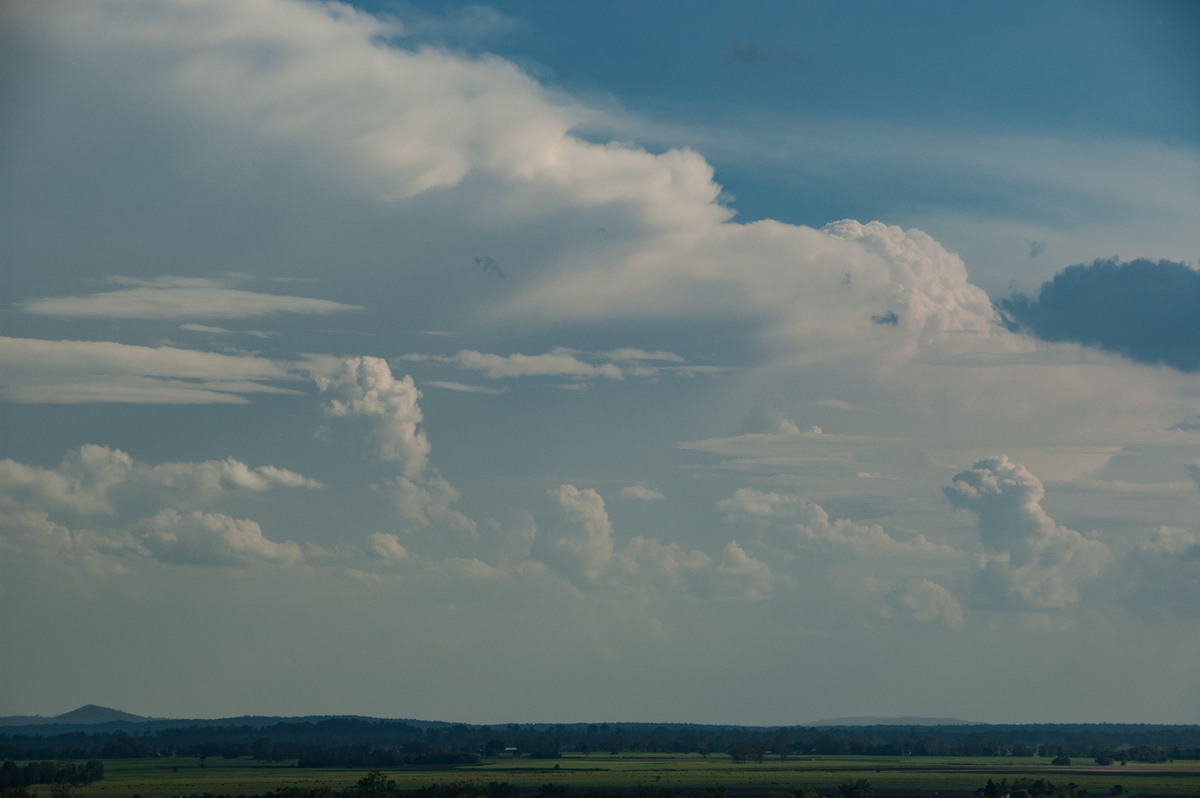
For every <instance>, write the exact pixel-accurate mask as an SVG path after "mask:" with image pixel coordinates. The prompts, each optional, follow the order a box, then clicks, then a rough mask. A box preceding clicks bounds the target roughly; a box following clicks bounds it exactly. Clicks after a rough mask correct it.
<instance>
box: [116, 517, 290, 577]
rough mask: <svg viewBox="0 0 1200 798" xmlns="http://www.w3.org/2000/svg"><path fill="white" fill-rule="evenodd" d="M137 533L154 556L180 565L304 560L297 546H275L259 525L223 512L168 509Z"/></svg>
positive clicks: (278, 544)
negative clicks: (185, 511)
mask: <svg viewBox="0 0 1200 798" xmlns="http://www.w3.org/2000/svg"><path fill="white" fill-rule="evenodd" d="M134 534H135V536H136V537H137V539H138V541H140V542H141V543H142V545H143V546H145V548H146V550H147V551H148V552H149V553H150V555H151V556H152V557H154V558H155V559H158V560H161V561H163V562H167V563H174V564H178V565H227V566H231V565H248V564H251V563H255V562H268V563H278V564H291V563H297V562H300V561H301V559H302V556H301V552H300V547H299V546H298V545H297V544H296V543H293V542H291V541H287V542H284V543H275V542H274V541H271V540H268V539H267V538H265V537H264V536H263V534H262V529H261V528H260V527H259V525H258V524H257V523H256V522H254V521H247V520H241V519H237V518H231V517H230V516H228V515H223V514H221V513H204V512H200V511H199V510H193V511H191V512H189V513H180V512H178V511H177V510H174V509H171V508H167V509H165V510H162V511H160V512H159V513H158V514H157V515H155V516H154V517H153V518H147V519H145V520H143V521H142V522H141V523H139V524H138V525H137V526H135V527H134Z"/></svg>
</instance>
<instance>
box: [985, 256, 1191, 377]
mask: <svg viewBox="0 0 1200 798" xmlns="http://www.w3.org/2000/svg"><path fill="white" fill-rule="evenodd" d="M997 305H998V307H999V309H1000V312H1001V314H1002V315H1003V317H1004V319H1005V323H1006V324H1007V325H1008V327H1009V328H1010V329H1012V330H1016V331H1023V332H1027V333H1029V334H1031V335H1034V336H1036V337H1038V338H1041V339H1043V340H1045V341H1074V342H1076V343H1080V344H1085V345H1087V346H1094V347H1097V348H1099V349H1103V350H1106V351H1108V352H1115V353H1117V354H1120V355H1124V356H1125V357H1128V358H1129V359H1131V360H1135V361H1137V362H1139V363H1150V364H1162V365H1167V366H1170V367H1172V368H1175V369H1179V370H1180V371H1200V272H1197V271H1196V270H1194V269H1192V268H1190V267H1188V266H1187V265H1185V264H1183V263H1175V262H1172V261H1167V260H1160V261H1157V262H1156V261H1150V260H1133V261H1129V262H1127V263H1120V262H1118V261H1117V259H1116V258H1113V259H1111V260H1097V261H1094V262H1092V263H1090V264H1084V263H1080V264H1077V265H1075V266H1068V267H1067V268H1066V269H1063V270H1062V271H1061V272H1059V273H1058V274H1056V275H1055V276H1054V279H1053V280H1050V281H1048V282H1046V283H1043V284H1042V287H1041V290H1039V291H1038V294H1037V296H1036V297H1030V296H1027V295H1025V294H1020V293H1017V294H1013V295H1012V296H1011V297H1009V298H1008V299H1003V300H1001V301H1000V302H998V303H997Z"/></svg>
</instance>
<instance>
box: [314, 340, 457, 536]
mask: <svg viewBox="0 0 1200 798" xmlns="http://www.w3.org/2000/svg"><path fill="white" fill-rule="evenodd" d="M311 362H312V363H313V367H314V373H315V374H316V376H315V379H316V381H317V385H318V386H319V387H320V389H321V391H322V392H323V393H329V394H332V395H333V396H334V397H335V398H332V399H331V400H330V402H329V404H328V405H327V406H326V411H327V412H328V413H329V414H330V415H333V416H339V417H365V418H367V419H368V420H369V421H370V422H371V426H372V434H373V436H374V438H375V442H376V445H377V451H378V453H379V457H380V459H381V460H384V461H386V462H397V463H399V467H400V474H399V475H398V476H397V477H395V478H394V479H387V480H385V481H384V485H386V487H387V488H388V490H389V492H390V494H391V496H392V500H393V503H394V505H395V507H396V509H397V510H398V511H399V512H400V514H401V515H402V516H403V517H404V519H405V520H406V521H407V522H408V523H410V524H412V525H415V527H417V528H420V529H430V528H440V529H441V530H442V531H447V532H454V533H459V534H461V535H463V536H465V537H466V538H467V539H474V537H475V534H476V527H475V522H474V521H472V520H471V519H469V518H467V517H466V516H465V515H463V514H462V513H460V512H458V511H457V510H454V509H453V508H452V507H451V505H452V504H454V503H455V502H457V501H458V499H459V494H458V491H457V490H456V489H455V488H454V486H453V485H451V484H450V483H449V482H448V481H446V479H444V478H443V477H442V476H441V474H439V473H438V472H437V470H436V469H434V468H433V467H432V466H431V465H430V464H429V454H430V451H431V450H432V447H431V446H430V443H429V439H428V437H427V436H426V435H425V431H424V429H422V428H421V422H422V420H423V419H422V414H421V407H420V405H419V404H418V400H419V399H420V398H421V392H420V391H418V390H417V388H416V385H415V384H414V383H413V379H412V377H410V376H408V375H405V376H403V377H401V378H399V379H397V378H396V377H394V376H392V371H391V369H390V368H389V367H388V364H387V361H385V360H383V359H381V358H377V357H347V358H342V359H340V360H338V361H333V360H330V359H322V360H319V361H317V360H314V361H311ZM427 540H429V542H434V539H427ZM440 542H443V543H444V542H446V541H440Z"/></svg>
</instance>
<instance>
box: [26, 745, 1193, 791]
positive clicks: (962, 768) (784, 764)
mask: <svg viewBox="0 0 1200 798" xmlns="http://www.w3.org/2000/svg"><path fill="white" fill-rule="evenodd" d="M104 766H105V777H104V779H103V780H102V781H98V782H95V783H93V784H90V785H86V786H83V787H82V788H81V789H80V791H79V795H80V796H82V798H130V796H141V798H170V797H171V796H178V795H200V794H204V793H209V794H215V795H240V794H248V795H257V794H262V793H267V792H270V791H272V790H276V789H279V788H287V787H300V788H306V789H312V788H326V789H330V790H344V789H347V788H349V787H352V786H353V785H354V784H355V782H357V781H358V780H359V779H361V778H362V777H363V776H364V775H365V774H366V773H367V772H368V769H366V768H361V769H352V768H298V767H296V766H295V762H294V761H285V762H274V763H270V762H259V761H256V760H253V759H249V758H245V757H243V758H240V759H223V758H220V757H209V758H208V759H207V760H206V761H205V762H204V764H203V766H201V764H200V760H199V759H198V758H196V757H174V758H170V757H160V758H152V759H115V760H112V759H110V760H106V761H105V762H104ZM384 772H385V773H386V775H387V777H388V778H390V779H394V780H395V782H396V784H397V787H398V788H399V789H402V790H413V789H418V788H421V787H427V786H430V785H433V784H446V783H455V782H467V783H471V784H475V785H478V786H480V787H484V786H486V785H487V784H488V783H489V782H506V783H508V784H512V785H514V786H516V787H518V788H520V789H521V790H522V791H523V792H527V793H530V794H534V793H537V792H538V791H539V790H540V789H541V788H542V787H543V786H544V785H548V784H549V785H556V786H558V787H559V788H566V789H567V790H569V791H570V792H572V793H581V794H587V793H589V792H594V793H600V792H604V793H618V792H621V793H626V794H629V795H651V794H653V793H656V792H659V791H677V792H681V793H703V792H705V791H706V790H708V789H710V788H713V789H714V790H715V791H716V794H721V793H724V794H727V795H730V796H753V795H765V794H766V793H768V792H780V793H795V792H801V791H803V790H813V791H816V792H817V793H820V794H821V795H836V794H837V789H838V786H839V785H840V784H843V783H845V782H850V781H855V780H857V779H865V780H867V781H869V782H870V783H871V786H872V788H873V790H874V793H875V795H876V796H897V797H899V796H917V795H922V796H934V795H937V796H940V797H941V798H945V796H969V795H973V794H974V792H975V791H976V790H977V789H979V788H981V787H983V786H984V785H985V784H986V783H987V781H988V779H992V780H994V781H996V782H999V781H1000V780H1001V779H1008V780H1009V782H1012V781H1013V780H1014V779H1018V778H1030V779H1045V780H1046V781H1048V782H1051V783H1053V784H1068V783H1070V784H1073V785H1075V788H1076V791H1077V792H1079V791H1085V790H1086V792H1087V793H1088V794H1090V795H1092V796H1108V795H1113V794H1118V793H1114V791H1113V788H1114V786H1119V787H1120V789H1121V793H1120V794H1125V795H1153V796H1192V797H1193V798H1194V797H1195V796H1200V761H1179V760H1177V761H1173V762H1165V763H1158V764H1142V763H1129V764H1127V765H1119V764H1113V765H1103V766H1102V765H1095V764H1091V763H1090V760H1079V764H1072V765H1070V766H1062V765H1057V766H1056V765H1051V764H1050V760H1049V759H1045V758H1036V757H1028V758H1003V757H997V758H970V757H916V756H908V757H901V756H880V757H864V756H789V757H787V758H783V759H781V758H780V757H778V756H776V755H768V756H766V757H765V758H764V761H763V762H745V763H734V762H733V761H732V760H731V759H730V758H729V757H728V756H726V755H720V754H713V755H710V756H707V757H705V756H701V755H699V754H638V753H618V754H609V753H564V754H563V755H562V756H561V757H559V758H555V759H529V758H515V759H514V758H495V759H485V760H484V761H482V762H481V763H479V764H476V765H467V766H457V767H444V768H438V769H428V768H421V769H408V768H403V769H384ZM35 789H36V788H35ZM45 789H46V788H45V787H44V786H43V787H42V788H41V791H42V792H44V791H45Z"/></svg>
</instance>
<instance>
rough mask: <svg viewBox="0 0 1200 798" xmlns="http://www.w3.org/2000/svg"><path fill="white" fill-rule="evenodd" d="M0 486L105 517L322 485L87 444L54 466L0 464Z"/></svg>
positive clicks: (268, 471)
mask: <svg viewBox="0 0 1200 798" xmlns="http://www.w3.org/2000/svg"><path fill="white" fill-rule="evenodd" d="M0 486H2V487H0V501H6V502H20V503H32V504H35V505H37V506H42V507H51V508H55V509H59V510H67V511H70V512H73V513H78V514H82V515H104V514H111V513H114V512H117V510H118V505H120V504H122V503H123V502H128V501H132V500H137V499H144V498H147V497H156V498H160V499H163V500H167V501H170V502H171V503H173V504H176V505H179V504H182V505H185V506H194V505H198V504H202V503H205V502H209V501H212V500H214V499H216V498H217V497H219V496H220V495H222V494H225V493H228V492H234V491H254V492H261V491H266V490H270V489H273V488H308V489H312V488H319V487H321V483H319V482H317V481H316V480H313V479H309V478H308V477H305V476H302V475H300V474H297V473H295V472H293V471H289V470H287V469H285V468H277V467H275V466H257V467H254V468H251V467H250V466H248V465H246V464H245V463H243V462H241V461H239V460H236V459H234V458H232V457H230V458H226V459H225V460H211V461H207V462H200V463H158V464H148V463H142V462H139V461H137V460H134V459H133V458H132V457H130V456H129V455H128V454H126V453H125V452H123V451H121V450H120V449H112V448H110V447H107V446H100V445H96V444H87V445H85V446H81V447H79V448H78V449H76V450H74V451H71V452H68V453H67V455H66V456H65V457H63V459H62V460H61V461H60V462H59V464H58V465H57V466H55V467H54V468H42V467H40V466H30V465H25V464H23V463H18V462H16V461H14V460H0Z"/></svg>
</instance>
